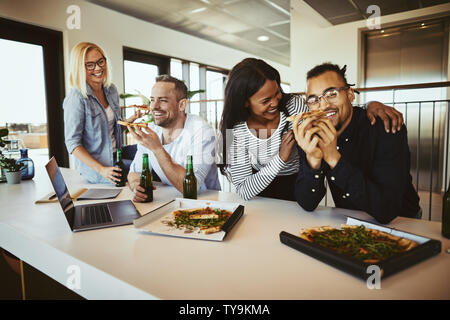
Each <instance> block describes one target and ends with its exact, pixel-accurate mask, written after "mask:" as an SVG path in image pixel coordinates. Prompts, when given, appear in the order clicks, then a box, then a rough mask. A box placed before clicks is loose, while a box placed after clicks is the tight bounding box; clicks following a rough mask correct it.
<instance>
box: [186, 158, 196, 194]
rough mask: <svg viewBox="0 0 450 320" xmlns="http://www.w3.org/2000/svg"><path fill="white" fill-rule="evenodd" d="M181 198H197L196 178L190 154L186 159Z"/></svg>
mask: <svg viewBox="0 0 450 320" xmlns="http://www.w3.org/2000/svg"><path fill="white" fill-rule="evenodd" d="M183 198H188V199H197V178H195V175H194V167H193V165H192V156H187V159H186V175H185V176H184V180H183Z"/></svg>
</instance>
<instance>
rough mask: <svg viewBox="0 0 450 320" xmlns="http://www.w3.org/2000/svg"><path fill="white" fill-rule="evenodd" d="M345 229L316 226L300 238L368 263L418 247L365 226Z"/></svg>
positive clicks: (348, 226)
mask: <svg viewBox="0 0 450 320" xmlns="http://www.w3.org/2000/svg"><path fill="white" fill-rule="evenodd" d="M341 227H342V228H341V229H335V228H332V227H328V226H325V227H315V228H309V229H307V230H304V231H303V232H302V233H301V234H300V238H302V239H304V240H306V241H309V242H312V243H316V244H318V245H321V246H323V247H326V248H329V249H332V250H334V251H336V252H338V253H342V254H345V255H349V256H352V257H354V258H356V259H358V260H362V261H363V262H365V263H377V262H380V261H382V260H386V259H387V258H389V257H392V256H394V255H396V254H399V253H401V252H406V251H409V250H411V249H412V248H414V247H416V246H418V243H417V242H415V241H412V240H410V239H406V238H401V237H397V236H394V235H391V234H389V233H386V232H383V231H379V230H375V229H369V228H366V227H364V226H363V225H361V226H353V225H345V224H343V225H342V226H341Z"/></svg>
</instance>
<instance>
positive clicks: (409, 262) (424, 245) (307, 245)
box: [280, 217, 441, 280]
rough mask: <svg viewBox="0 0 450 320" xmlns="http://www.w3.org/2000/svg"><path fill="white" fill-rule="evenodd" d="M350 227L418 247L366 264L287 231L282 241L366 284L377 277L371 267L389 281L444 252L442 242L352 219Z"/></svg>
mask: <svg viewBox="0 0 450 320" xmlns="http://www.w3.org/2000/svg"><path fill="white" fill-rule="evenodd" d="M346 224H347V225H355V226H361V225H364V226H365V227H366V228H370V229H375V230H379V231H383V232H386V233H389V234H391V235H394V236H398V237H402V238H406V239H409V240H413V241H415V242H417V243H418V246H417V247H415V248H413V249H411V250H409V251H406V252H402V253H399V254H397V255H394V256H391V257H390V258H388V259H386V260H381V261H380V262H377V263H366V262H363V261H361V260H358V259H356V258H353V257H351V256H348V255H344V254H341V253H338V252H336V251H334V250H331V249H328V248H325V247H323V246H320V245H318V244H316V243H311V242H309V241H307V240H304V239H302V238H300V237H298V236H295V235H293V234H290V233H288V232H285V231H282V232H281V233H280V241H281V242H282V243H283V244H285V245H287V246H289V247H291V248H294V249H296V250H298V251H300V252H302V253H305V254H307V255H309V256H311V257H313V258H315V259H318V260H320V261H322V262H325V263H326V264H329V265H331V266H333V267H335V268H338V269H340V270H342V271H345V272H348V273H350V274H352V275H354V276H357V277H359V278H362V279H364V280H367V279H368V278H369V277H370V276H371V275H372V274H373V272H368V267H369V266H371V265H374V264H375V265H377V266H379V267H380V270H381V277H382V278H385V277H387V276H389V275H392V274H394V273H397V272H399V271H402V270H404V269H406V268H409V267H411V266H413V265H415V264H417V263H419V262H421V261H423V260H426V259H428V258H430V257H432V256H435V255H437V254H439V253H440V252H441V242H440V241H438V240H433V239H430V238H427V237H423V236H419V235H416V234H412V233H408V232H404V231H400V230H396V229H392V228H388V227H384V226H380V225H378V224H374V223H370V222H367V221H364V220H359V219H355V218H351V217H347V222H346Z"/></svg>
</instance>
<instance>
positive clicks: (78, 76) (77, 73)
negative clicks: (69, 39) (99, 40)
mask: <svg viewBox="0 0 450 320" xmlns="http://www.w3.org/2000/svg"><path fill="white" fill-rule="evenodd" d="M93 49H97V50H98V51H99V52H100V53H101V54H102V55H103V57H105V58H106V66H105V78H104V79H103V85H104V86H105V87H109V86H110V85H111V68H110V67H109V65H110V64H109V60H108V58H107V56H106V54H105V52H104V51H103V49H102V48H100V47H99V46H98V45H96V44H94V43H90V42H80V43H79V44H77V45H76V46H75V47H73V49H72V51H71V52H70V75H69V84H70V86H71V87H73V88H77V89H78V90H79V91H80V92H81V94H82V95H83V96H84V97H85V98H87V92H86V67H85V61H86V54H87V53H88V52H89V51H90V50H93Z"/></svg>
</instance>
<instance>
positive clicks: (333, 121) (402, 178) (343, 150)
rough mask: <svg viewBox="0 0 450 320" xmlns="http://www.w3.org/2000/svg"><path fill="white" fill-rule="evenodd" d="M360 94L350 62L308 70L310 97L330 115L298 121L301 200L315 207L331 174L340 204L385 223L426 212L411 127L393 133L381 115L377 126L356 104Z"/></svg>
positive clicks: (312, 106) (309, 102)
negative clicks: (415, 174)
mask: <svg viewBox="0 0 450 320" xmlns="http://www.w3.org/2000/svg"><path fill="white" fill-rule="evenodd" d="M354 98H355V94H354V91H353V89H352V88H351V87H350V85H349V84H348V83H347V80H346V78H345V67H344V68H342V69H340V68H339V66H337V65H334V64H330V63H324V64H322V65H319V66H316V67H315V68H313V69H312V70H310V71H309V72H308V74H307V98H306V103H307V105H308V107H309V109H310V110H311V111H313V110H321V111H324V112H325V115H324V116H323V117H318V116H311V117H308V118H306V119H305V120H304V121H303V122H302V123H301V124H300V125H298V124H299V122H300V116H301V115H298V116H297V118H296V119H295V121H294V124H293V127H294V135H295V139H296V141H297V144H298V145H299V147H300V148H301V149H299V152H300V158H301V159H300V170H299V173H298V177H297V181H296V187H295V195H296V199H297V202H298V203H299V204H300V205H301V206H302V207H303V208H304V209H305V210H307V211H312V210H314V209H315V208H316V207H317V206H318V204H319V202H320V201H321V200H322V198H323V197H324V195H325V193H326V189H325V186H324V179H325V177H326V178H327V181H328V184H329V186H330V190H331V193H332V195H333V200H334V202H335V205H336V207H338V208H346V209H352V210H362V211H365V212H367V213H369V214H370V215H371V216H373V217H374V218H375V219H376V220H377V221H378V222H380V223H389V222H390V221H391V220H393V219H394V218H395V217H397V216H406V217H414V218H420V217H421V209H420V207H419V197H418V195H417V193H416V191H415V189H414V187H413V185H412V177H411V175H410V172H409V170H410V152H409V148H408V139H407V132H406V127H405V126H404V125H403V126H402V128H401V130H400V131H399V132H397V133H395V134H392V133H387V132H386V131H385V128H384V126H383V124H382V123H381V122H379V121H378V122H376V123H375V125H374V126H371V125H370V122H369V120H368V119H367V117H366V112H365V110H363V109H362V108H360V107H353V106H352V102H353V100H354ZM302 160H303V161H302Z"/></svg>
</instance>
